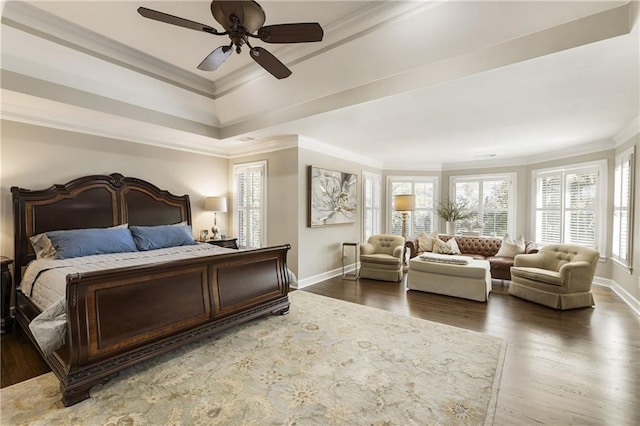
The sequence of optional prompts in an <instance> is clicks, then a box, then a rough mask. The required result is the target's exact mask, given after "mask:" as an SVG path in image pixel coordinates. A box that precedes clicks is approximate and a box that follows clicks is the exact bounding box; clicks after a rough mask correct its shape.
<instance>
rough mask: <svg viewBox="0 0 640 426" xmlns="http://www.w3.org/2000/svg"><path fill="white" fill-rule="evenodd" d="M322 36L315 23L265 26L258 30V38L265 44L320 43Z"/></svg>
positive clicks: (322, 32) (318, 25)
mask: <svg viewBox="0 0 640 426" xmlns="http://www.w3.org/2000/svg"><path fill="white" fill-rule="evenodd" d="M323 35H324V31H322V27H321V26H320V24H318V23H317V22H313V23H301V24H279V25H267V26H265V27H262V28H260V29H259V30H258V37H259V38H260V40H262V41H264V42H266V43H308V42H312V41H321V40H322V36H323Z"/></svg>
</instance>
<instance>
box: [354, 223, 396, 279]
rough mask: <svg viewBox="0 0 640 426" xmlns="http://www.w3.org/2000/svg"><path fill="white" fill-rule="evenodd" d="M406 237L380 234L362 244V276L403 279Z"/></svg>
mask: <svg viewBox="0 0 640 426" xmlns="http://www.w3.org/2000/svg"><path fill="white" fill-rule="evenodd" d="M403 256H404V238H403V237H400V236H398V235H389V234H379V235H372V236H371V237H369V241H368V242H367V243H365V244H362V245H361V246H360V277H361V278H370V279H373V280H382V281H396V282H399V281H402V275H403Z"/></svg>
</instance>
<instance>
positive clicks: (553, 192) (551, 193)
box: [536, 173, 562, 244]
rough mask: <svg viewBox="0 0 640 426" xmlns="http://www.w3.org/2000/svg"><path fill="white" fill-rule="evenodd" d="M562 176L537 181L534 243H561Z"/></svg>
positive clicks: (554, 175) (556, 175)
mask: <svg viewBox="0 0 640 426" xmlns="http://www.w3.org/2000/svg"><path fill="white" fill-rule="evenodd" d="M561 213H562V176H561V174H559V173H558V174H553V175H548V176H543V177H540V178H538V179H537V190H536V241H537V242H539V243H542V244H553V243H559V242H560V241H561V229H562V224H561Z"/></svg>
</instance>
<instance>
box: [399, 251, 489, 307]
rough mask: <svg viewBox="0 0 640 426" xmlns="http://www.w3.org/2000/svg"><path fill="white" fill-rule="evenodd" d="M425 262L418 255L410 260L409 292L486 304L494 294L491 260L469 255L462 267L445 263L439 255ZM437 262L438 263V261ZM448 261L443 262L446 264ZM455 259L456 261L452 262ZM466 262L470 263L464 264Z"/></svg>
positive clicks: (432, 256)
mask: <svg viewBox="0 0 640 426" xmlns="http://www.w3.org/2000/svg"><path fill="white" fill-rule="evenodd" d="M427 258H430V259H433V260H423V259H422V258H421V256H416V257H414V258H413V259H411V260H410V261H409V272H408V274H407V289H409V290H420V291H428V292H430V293H437V294H444V295H446V296H454V297H460V298H463V299H470V300H477V301H478V302H486V301H487V298H488V297H489V292H491V268H490V265H489V261H487V260H477V259H473V258H471V257H466V256H455V258H459V259H461V261H460V264H453V263H441V261H437V256H435V255H430V256H429V257H427ZM434 260H435V261H434ZM446 260H447V259H443V260H442V262H444V261H446ZM451 260H453V259H451ZM463 261H466V262H467V263H466V264H462V262H463Z"/></svg>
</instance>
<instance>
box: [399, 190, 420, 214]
mask: <svg viewBox="0 0 640 426" xmlns="http://www.w3.org/2000/svg"><path fill="white" fill-rule="evenodd" d="M393 208H394V210H395V211H397V212H410V211H413V210H415V208H416V196H415V195H413V194H403V195H394V196H393Z"/></svg>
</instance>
